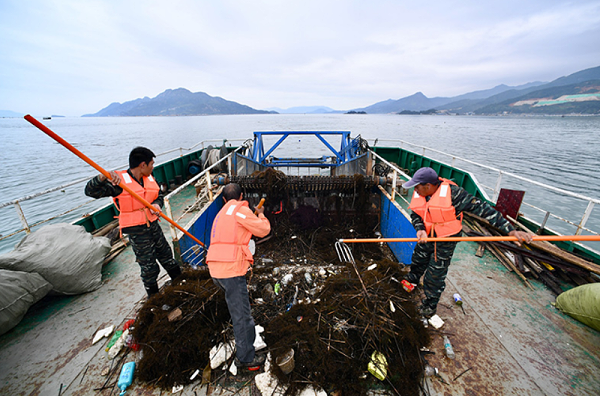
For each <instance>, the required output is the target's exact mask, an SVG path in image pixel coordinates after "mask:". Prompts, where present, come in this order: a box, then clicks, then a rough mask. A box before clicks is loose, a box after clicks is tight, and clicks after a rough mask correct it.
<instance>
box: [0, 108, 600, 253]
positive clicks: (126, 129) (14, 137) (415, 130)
mask: <svg viewBox="0 0 600 396" xmlns="http://www.w3.org/2000/svg"><path fill="white" fill-rule="evenodd" d="M44 123H45V124H46V125H47V126H48V127H49V128H50V129H52V130H53V131H54V132H56V133H57V134H58V135H60V136H61V137H63V138H64V139H65V140H67V141H69V142H70V143H71V144H73V145H74V146H75V147H77V148H78V149H79V150H80V151H82V152H83V153H84V154H86V155H87V156H88V157H90V158H91V159H93V160H94V161H95V162H96V163H98V164H99V165H101V166H103V167H105V168H108V169H115V168H119V167H123V166H124V165H125V164H126V163H127V157H128V154H129V151H130V150H131V149H132V148H133V147H135V146H140V145H143V146H146V147H149V148H150V149H152V150H153V151H154V152H155V153H157V154H158V153H162V152H166V151H168V150H170V149H173V148H178V147H183V148H189V147H191V146H193V145H195V144H196V143H199V142H201V141H204V140H207V139H235V138H239V139H244V138H251V137H252V132H254V131H290V130H320V131H332V130H333V131H351V132H352V136H353V137H355V136H357V135H361V136H362V137H363V138H366V139H369V140H371V139H380V141H379V143H378V145H396V144H392V143H391V142H387V141H385V139H400V140H404V141H407V142H410V143H413V144H418V145H422V146H426V147H428V148H432V149H435V150H440V151H444V152H447V153H450V154H453V155H456V156H458V157H463V158H466V159H469V160H471V161H474V162H478V163H482V164H486V165H488V166H491V167H494V168H498V169H501V170H504V171H506V172H511V173H515V174H518V175H520V176H523V177H527V178H530V179H533V180H536V181H538V182H541V183H545V184H551V185H553V186H556V187H558V188H561V189H566V190H569V191H572V192H575V193H579V194H582V195H585V196H589V197H592V198H596V199H598V198H600V183H598V181H597V178H598V171H599V170H600V118H599V117H466V116H398V115H341V114H339V115H337V114H336V115H251V116H248V115H240V116H203V117H202V116H201V117H131V118H128V117H127V118H53V119H52V120H47V121H44ZM0 136H1V143H0V144H1V147H2V148H1V151H0V183H1V189H0V204H3V203H6V202H9V201H12V200H15V199H18V198H23V197H25V196H27V195H31V194H34V193H36V192H40V191H43V190H46V189H50V188H52V187H56V186H59V185H62V184H66V183H68V182H70V181H73V180H77V179H79V178H84V177H91V176H93V175H95V174H96V173H97V172H96V171H95V170H93V169H92V168H91V167H89V166H88V165H87V164H85V163H84V162H83V161H81V160H80V159H79V158H77V157H76V156H75V155H73V154H71V153H70V152H69V151H67V150H66V149H65V148H63V147H62V146H60V145H59V144H58V143H55V142H54V141H53V140H51V139H50V138H49V137H47V136H46V135H45V134H43V133H42V132H41V131H39V130H38V129H37V128H35V127H33V126H32V125H31V124H29V123H28V122H27V121H25V120H24V119H20V118H0ZM371 143H372V142H371ZM332 144H333V147H336V148H338V147H339V140H332ZM322 147H323V146H322V145H321V144H320V143H319V142H318V141H317V140H316V139H311V138H303V139H300V140H299V141H289V142H287V143H286V145H285V146H283V147H282V149H285V150H287V151H288V153H286V154H284V153H283V152H281V151H279V152H278V151H276V152H275V155H281V156H289V155H290V154H289V153H292V155H298V156H307V157H317V156H321V155H330V153H329V152H328V151H327V150H326V149H324V148H322ZM403 147H404V148H407V149H411V150H415V151H416V152H417V153H422V149H417V148H415V147H414V146H411V145H404V146H403ZM425 154H426V155H428V156H430V157H433V158H436V159H439V160H441V161H443V162H446V163H450V162H451V159H450V158H449V157H444V156H442V155H440V154H437V153H435V152H432V151H426V152H425ZM176 155H178V153H173V154H170V155H164V156H160V157H159V158H158V160H157V162H163V161H165V160H167V159H169V158H172V157H173V156H176ZM456 165H457V166H459V167H462V168H464V169H467V170H470V171H472V172H473V173H474V174H475V176H476V177H477V179H478V180H479V181H480V182H482V183H483V184H484V185H486V186H492V187H493V186H494V185H495V183H496V178H497V173H496V172H490V171H483V170H482V169H481V168H479V167H477V166H475V165H472V164H468V163H461V162H457V163H456ZM503 181H504V184H503V187H506V188H516V189H523V190H525V191H526V194H525V201H527V202H530V203H532V204H534V205H536V206H538V207H541V208H543V209H545V210H549V211H551V212H552V213H556V214H559V215H561V216H563V217H566V218H567V219H569V220H571V221H573V222H575V223H578V222H579V221H580V220H581V216H582V215H583V212H584V210H585V208H586V206H587V202H586V201H582V200H577V199H572V198H564V197H561V196H560V195H557V194H555V193H553V192H550V191H547V190H545V189H543V188H540V187H537V186H532V185H527V184H525V183H523V182H520V181H519V180H517V179H514V178H510V177H508V176H504V178H503ZM83 187H84V184H83V183H81V184H77V185H75V186H71V187H67V188H65V189H64V191H59V192H55V193H51V194H48V195H45V196H44V197H41V198H37V199H34V200H30V201H26V202H23V203H22V204H21V205H22V207H23V211H24V214H25V216H26V218H27V220H28V222H29V223H30V224H33V223H35V222H38V221H41V220H43V219H46V218H48V217H51V216H53V215H56V214H60V213H63V212H65V211H67V210H69V209H72V208H73V207H75V206H77V205H79V204H83V203H85V202H87V201H88V200H89V198H88V197H85V196H84V194H83ZM487 192H488V194H489V195H490V196H491V195H492V193H491V192H490V191H487ZM100 201H101V202H96V203H94V204H93V205H86V206H84V207H82V208H80V209H78V210H76V211H74V212H72V213H70V214H68V215H66V216H64V217H62V218H61V221H73V220H75V219H77V218H79V217H80V216H81V214H83V213H87V212H91V211H92V210H94V209H95V208H97V207H99V206H101V205H103V204H105V203H107V202H108V201H107V200H100ZM599 206H600V205H596V208H595V210H594V211H593V213H592V217H591V218H590V220H588V223H587V226H588V227H589V228H591V229H593V230H596V231H598V230H600V207H599ZM522 210H523V211H525V212H526V213H527V214H529V215H530V216H531V217H534V218H535V219H537V220H538V221H541V219H543V213H539V212H537V211H535V210H533V209H530V208H528V207H524V208H522ZM57 221H58V220H57ZM548 224H549V226H550V227H551V228H555V229H557V230H559V231H562V232H564V233H573V232H574V229H573V228H572V227H571V228H569V227H565V226H564V225H562V224H561V222H559V221H558V220H550V222H549V223H548ZM19 228H21V226H20V222H19V218H18V216H17V213H16V211H15V209H14V206H13V205H10V206H8V207H4V208H0V234H2V235H8V234H10V233H12V232H14V231H15V230H17V229H19ZM23 236H24V234H22V233H21V234H18V235H17V236H15V237H11V238H8V239H6V240H4V241H0V253H4V252H6V251H8V250H10V249H12V247H13V246H14V244H15V243H16V242H18V241H19V240H20V239H21V238H22V237H23ZM594 248H596V245H594Z"/></svg>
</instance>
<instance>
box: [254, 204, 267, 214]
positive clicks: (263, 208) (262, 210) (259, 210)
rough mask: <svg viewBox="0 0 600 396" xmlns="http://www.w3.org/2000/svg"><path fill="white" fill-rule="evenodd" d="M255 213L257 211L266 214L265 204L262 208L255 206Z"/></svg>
mask: <svg viewBox="0 0 600 396" xmlns="http://www.w3.org/2000/svg"><path fill="white" fill-rule="evenodd" d="M254 213H256V214H257V215H259V214H261V213H262V214H264V213H265V207H264V206H263V207H262V208H254Z"/></svg>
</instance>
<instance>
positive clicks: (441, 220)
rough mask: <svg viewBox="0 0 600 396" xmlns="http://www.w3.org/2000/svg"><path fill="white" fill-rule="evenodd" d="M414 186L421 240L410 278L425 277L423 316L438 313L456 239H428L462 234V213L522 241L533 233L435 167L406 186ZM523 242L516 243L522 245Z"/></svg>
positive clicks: (413, 205) (414, 218)
mask: <svg viewBox="0 0 600 396" xmlns="http://www.w3.org/2000/svg"><path fill="white" fill-rule="evenodd" d="M402 187H403V188H411V187H414V192H413V197H412V200H411V202H410V206H409V208H410V209H411V210H412V214H411V222H412V224H413V227H414V228H415V230H416V231H417V238H418V243H417V245H416V246H415V250H414V251H413V256H412V263H411V266H410V273H409V274H408V275H407V277H406V280H408V281H409V282H411V283H418V282H419V280H420V279H421V276H423V275H425V276H424V278H423V292H424V293H425V300H423V303H422V305H421V307H420V312H421V315H423V316H424V317H427V318H429V317H431V316H433V315H434V314H435V312H436V309H437V304H438V302H439V299H440V296H441V295H442V292H443V291H444V289H445V288H446V282H445V281H446V275H447V274H448V267H449V265H450V260H451V259H452V255H453V254H454V249H455V248H456V242H436V243H431V242H427V237H428V236H430V237H449V236H458V235H459V234H460V233H461V231H462V213H463V212H469V213H472V214H474V215H477V216H479V217H482V218H484V219H486V220H487V221H488V222H490V224H492V225H494V226H496V227H497V228H499V229H501V230H503V231H504V232H506V233H507V234H508V235H510V236H514V237H517V239H518V240H519V241H520V242H523V241H525V242H527V243H530V242H531V240H532V239H531V235H529V234H528V233H526V232H523V231H516V230H515V229H514V227H513V226H512V224H510V223H509V222H508V221H507V220H506V219H505V218H504V217H502V215H501V214H500V213H499V212H498V211H496V210H495V209H494V208H493V207H492V206H491V205H490V204H488V203H487V202H485V201H482V200H481V199H479V198H475V197H474V196H473V195H471V194H469V193H468V192H467V191H465V190H464V189H463V188H461V187H458V186H457V185H456V183H454V182H452V181H450V180H447V179H443V178H441V177H439V176H438V174H437V173H436V171H435V170H433V169H432V168H428V167H425V168H421V169H419V170H417V171H416V172H415V174H414V175H413V177H412V179H410V180H409V181H408V182H405V183H404V184H403V185H402ZM520 242H516V243H517V244H518V245H520Z"/></svg>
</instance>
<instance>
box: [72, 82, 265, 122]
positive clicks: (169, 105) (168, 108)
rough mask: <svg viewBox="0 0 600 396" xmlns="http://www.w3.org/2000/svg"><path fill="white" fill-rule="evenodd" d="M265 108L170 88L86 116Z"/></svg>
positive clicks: (236, 111) (240, 111)
mask: <svg viewBox="0 0 600 396" xmlns="http://www.w3.org/2000/svg"><path fill="white" fill-rule="evenodd" d="M269 113H271V112H269V111H265V110H255V109H253V108H252V107H249V106H246V105H242V104H239V103H236V102H231V101H229V100H225V99H223V98H219V97H214V96H210V95H208V94H206V93H204V92H190V91H188V90H187V89H185V88H178V89H167V90H166V91H165V92H163V93H161V94H160V95H158V96H156V97H155V98H149V97H144V98H142V99H136V100H132V101H129V102H125V103H117V102H115V103H111V104H110V105H108V106H107V107H105V108H103V109H102V110H100V111H99V112H97V113H94V114H85V115H83V116H82V117H118V116H129V117H132V116H133V117H135V116H192V115H216V114H223V115H225V114H269Z"/></svg>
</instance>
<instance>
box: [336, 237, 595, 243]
mask: <svg viewBox="0 0 600 396" xmlns="http://www.w3.org/2000/svg"><path fill="white" fill-rule="evenodd" d="M531 239H532V240H534V241H600V235H532V236H531ZM418 241H419V240H418V239H417V238H379V239H377V238H362V239H360V238H356V239H340V240H339V242H344V243H374V242H418ZM426 241H427V242H494V241H518V239H517V237H514V236H476V237H445V238H437V237H436V238H427V240H426Z"/></svg>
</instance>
